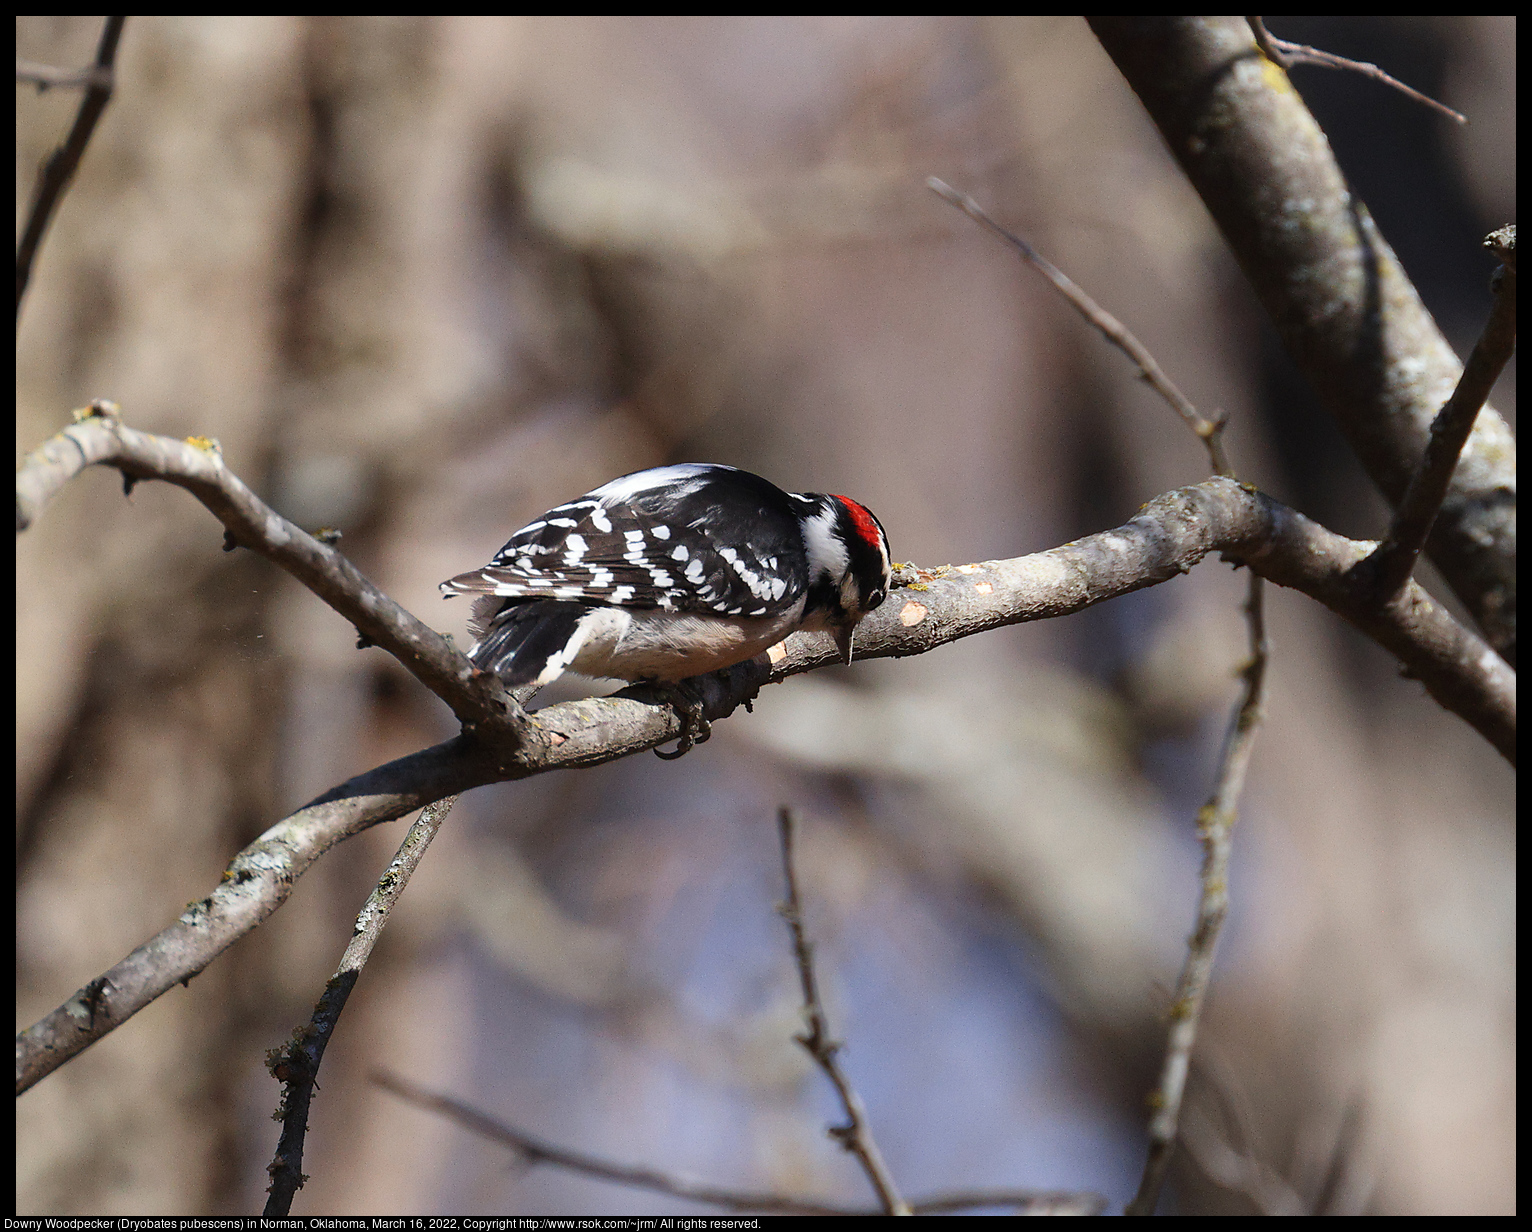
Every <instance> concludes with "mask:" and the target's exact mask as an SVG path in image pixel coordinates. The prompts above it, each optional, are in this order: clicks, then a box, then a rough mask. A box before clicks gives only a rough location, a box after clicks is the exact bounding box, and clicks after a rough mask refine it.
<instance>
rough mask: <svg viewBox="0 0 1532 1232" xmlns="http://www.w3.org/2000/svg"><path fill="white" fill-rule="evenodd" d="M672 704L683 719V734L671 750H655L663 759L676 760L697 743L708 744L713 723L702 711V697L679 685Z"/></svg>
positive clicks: (677, 714) (673, 695) (672, 696)
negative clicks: (694, 695) (693, 694)
mask: <svg viewBox="0 0 1532 1232" xmlns="http://www.w3.org/2000/svg"><path fill="white" fill-rule="evenodd" d="M670 704H671V707H672V708H673V709H674V710H675V712H676V717H677V718H679V719H680V720H681V735H680V739H679V740H678V741H677V742H676V747H675V749H674V750H672V751H671V752H669V753H666V752H665V751H664V750H662V749H658V748H657V749H655V750H654V755H655V756H656V757H658V758H659V759H660V760H661V761H675V760H676V758H678V757H685V756H686V754H688V753H690V752H691V751H692V749H693V748H695V747H696V746H697V745H699V744H706V743H707V742H708V739H709V738H710V737H711V736H712V734H713V725H712V723H710V722H709V721H708V717H707V715H706V714H704V713H703V712H702V699H701V698H700V697H693V696H692V695H691V694H690V693H689V692H688V691H685V690H683V689H682V688H681V687H679V686H677V688H676V689H675V691H674V692H673V693H672V695H671V697H670Z"/></svg>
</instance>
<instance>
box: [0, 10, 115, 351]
mask: <svg viewBox="0 0 1532 1232" xmlns="http://www.w3.org/2000/svg"><path fill="white" fill-rule="evenodd" d="M127 20H128V19H127V18H126V17H108V18H107V19H106V25H105V26H104V27H103V28H102V30H101V41H100V42H99V43H98V44H97V45H96V62H95V65H94V66H93V68H92V69H91V70H88V71H89V72H90V77H89V84H88V85H87V86H86V90H85V97H84V98H82V99H81V100H80V110H79V112H78V113H76V115H75V119H74V126H73V127H72V128H71V129H70V130H69V136H68V137H67V138H66V139H65V141H64V144H63V145H61V146H59V148H58V149H56V150H54V151H53V153H52V154H51V155H50V156H49V158H48V161H47V162H46V163H44V164H43V168H42V171H41V172H40V173H39V174H38V177H37V187H36V188H35V189H34V190H33V192H32V208H31V209H30V210H28V211H27V222H26V226H25V227H23V228H22V232H21V239H20V240H19V241H18V242H17V244H16V326H17V328H18V329H19V328H20V327H21V299H22V296H24V295H25V294H26V293H27V283H28V282H29V281H30V280H31V277H32V263H33V262H34V261H35V260H36V259H37V251H38V249H39V248H41V247H42V242H43V234H44V233H45V232H46V231H47V230H48V223H49V222H50V221H51V220H52V218H53V213H54V210H55V209H56V208H57V207H58V203H59V202H60V201H61V200H62V199H63V196H64V190H65V189H66V188H68V187H69V181H70V180H72V179H73V178H74V173H75V168H77V167H78V166H79V165H80V159H81V158H83V157H84V156H85V146H86V144H87V143H88V142H89V141H90V137H91V134H92V133H93V132H95V131H96V122H97V121H98V120H100V119H101V113H102V112H103V111H105V110H106V105H107V103H109V102H111V100H112V65H113V63H114V62H115V61H116V59H117V43H118V41H119V40H120V39H121V38H122V27H123V23H124V22H126V21H127ZM21 73H22V68H21V66H20V65H19V64H18V65H17V68H16V74H17V77H18V79H19V78H20V76H21ZM39 84H41V83H39Z"/></svg>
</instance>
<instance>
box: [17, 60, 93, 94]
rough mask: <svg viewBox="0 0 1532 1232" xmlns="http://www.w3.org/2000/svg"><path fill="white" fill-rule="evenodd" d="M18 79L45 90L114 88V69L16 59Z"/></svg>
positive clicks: (39, 89) (25, 83)
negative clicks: (61, 65)
mask: <svg viewBox="0 0 1532 1232" xmlns="http://www.w3.org/2000/svg"><path fill="white" fill-rule="evenodd" d="M16 80H17V81H19V82H22V83H23V84H24V85H33V86H36V87H37V92H38V93H39V94H41V93H42V92H43V91H44V90H77V89H79V88H80V87H81V86H97V85H99V86H105V87H106V88H107V89H111V88H112V70H111V69H109V68H98V67H97V66H96V65H94V64H92V65H91V66H90V67H89V68H54V67H53V65H51V64H34V63H33V62H32V61H31V60H17V61H16Z"/></svg>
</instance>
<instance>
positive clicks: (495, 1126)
mask: <svg viewBox="0 0 1532 1232" xmlns="http://www.w3.org/2000/svg"><path fill="white" fill-rule="evenodd" d="M372 1080H373V1082H375V1083H376V1084H377V1085H378V1086H380V1087H382V1088H383V1089H384V1090H386V1091H390V1092H392V1093H393V1094H394V1095H397V1096H398V1097H399V1098H400V1099H403V1100H406V1101H408V1102H409V1103H412V1104H415V1105H416V1106H417V1107H420V1108H427V1109H430V1110H431V1111H432V1112H438V1113H440V1114H441V1115H442V1116H444V1117H447V1118H449V1119H450V1120H452V1121H455V1122H456V1123H457V1124H459V1125H461V1126H462V1127H463V1128H464V1129H466V1130H468V1131H469V1133H473V1134H477V1135H478V1136H479V1137H481V1138H486V1139H488V1140H489V1141H491V1142H498V1143H500V1144H501V1145H502V1146H505V1147H508V1148H509V1149H510V1150H511V1151H513V1152H514V1153H515V1154H517V1155H518V1156H520V1157H521V1158H522V1159H524V1160H525V1161H526V1162H527V1163H529V1164H553V1165H554V1166H556V1167H560V1168H568V1169H569V1170H570V1171H571V1172H579V1173H582V1174H583V1175H585V1176H594V1177H599V1178H601V1179H602V1180H605V1181H611V1182H612V1183H613V1184H616V1185H628V1186H631V1187H632V1188H634V1189H647V1190H650V1191H651V1192H653V1193H663V1194H670V1195H671V1196H672V1197H676V1198H684V1199H686V1200H687V1201H689V1202H705V1203H707V1204H708V1205H709V1206H720V1207H723V1208H724V1209H725V1210H731V1211H761V1212H764V1213H767V1214H778V1215H880V1214H883V1212H882V1211H881V1210H874V1209H872V1208H870V1207H854V1206H836V1205H833V1204H831V1203H826V1202H812V1201H809V1200H807V1199H804V1198H794V1197H792V1196H790V1195H788V1194H774V1193H752V1192H750V1191H748V1190H740V1189H724V1188H722V1187H720V1186H716V1185H708V1184H704V1183H703V1182H700V1181H693V1180H690V1179H688V1178H686V1177H679V1176H675V1175H674V1174H672V1173H668V1172H661V1171H659V1170H658V1169H655V1168H638V1167H633V1166H631V1165H628V1164H617V1163H612V1162H611V1161H610V1160H606V1159H598V1158H597V1157H596V1156H594V1155H584V1154H581V1153H580V1152H578V1151H570V1150H566V1149H565V1148H563V1147H559V1146H554V1145H553V1144H552V1143H549V1142H544V1141H543V1140H542V1139H540V1138H535V1137H533V1136H532V1135H531V1134H528V1133H525V1132H524V1131H522V1130H519V1129H516V1128H515V1127H514V1126H510V1125H506V1124H505V1123H504V1122H502V1121H497V1120H495V1119H494V1118H492V1117H488V1116H485V1115H484V1113H482V1112H480V1111H478V1110H477V1109H475V1108H471V1107H469V1106H468V1105H467V1104H464V1103H462V1102H461V1101H459V1100H455V1099H451V1098H449V1097H448V1096H445V1095H437V1094H435V1093H434V1092H431V1091H427V1090H425V1089H424V1088H423V1087H418V1086H416V1085H415V1084H414V1083H411V1082H406V1081H405V1080H404V1079H403V1078H399V1077H396V1076H395V1075H393V1074H388V1073H384V1072H382V1071H378V1072H376V1073H374V1074H373V1076H372ZM911 1206H912V1207H913V1209H914V1210H915V1211H916V1212H917V1213H919V1214H922V1215H929V1214H937V1213H939V1212H947V1211H959V1210H973V1209H977V1208H984V1207H1006V1208H1010V1209H1012V1210H1014V1211H1015V1212H1016V1213H1017V1214H1026V1215H1046V1214H1051V1215H1096V1214H1100V1212H1101V1210H1102V1209H1103V1208H1104V1207H1105V1199H1103V1198H1101V1197H1099V1196H1098V1195H1096V1194H1089V1193H1069V1192H1066V1191H1053V1190H1036V1189H997V1190H986V1191H975V1192H972V1193H953V1194H938V1195H936V1196H933V1197H931V1198H926V1199H924V1200H922V1201H920V1202H916V1203H912V1204H911Z"/></svg>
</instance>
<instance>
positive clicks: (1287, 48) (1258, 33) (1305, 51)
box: [1245, 17, 1468, 124]
mask: <svg viewBox="0 0 1532 1232" xmlns="http://www.w3.org/2000/svg"><path fill="white" fill-rule="evenodd" d="M1245 20H1246V21H1247V22H1249V23H1250V33H1252V34H1253V35H1255V41H1256V43H1257V44H1258V45H1259V46H1260V49H1261V50H1262V51H1263V52H1265V53H1266V58H1267V59H1268V60H1270V61H1271V62H1272V63H1273V64H1280V65H1281V66H1282V67H1283V68H1284V69H1290V68H1292V67H1293V66H1294V65H1295V64H1317V65H1318V66H1319V67H1320V68H1338V69H1344V70H1346V71H1348V72H1352V73H1360V74H1361V75H1362V76H1363V77H1371V78H1372V79H1373V80H1374V81H1381V82H1382V83H1383V84H1384V85H1387V86H1393V87H1394V89H1396V90H1398V91H1399V92H1400V93H1401V94H1406V95H1408V96H1409V97H1410V98H1413V99H1414V100H1415V101H1416V102H1417V103H1424V104H1425V105H1426V106H1427V107H1430V108H1431V109H1432V110H1433V111H1439V112H1441V114H1442V115H1444V116H1446V117H1447V118H1448V119H1449V120H1456V121H1457V122H1458V123H1459V124H1467V123H1468V117H1467V116H1466V115H1464V114H1463V113H1462V112H1461V111H1454V110H1453V109H1452V108H1451V107H1448V106H1447V105H1446V104H1444V103H1439V102H1437V101H1436V100H1435V99H1434V98H1432V97H1431V96H1430V95H1429V94H1422V93H1421V92H1420V91H1419V90H1417V89H1415V88H1414V87H1412V86H1407V85H1405V84H1404V82H1402V81H1400V80H1399V79H1398V78H1396V77H1390V76H1389V75H1388V74H1387V73H1385V72H1384V71H1383V70H1382V69H1381V68H1379V67H1378V66H1377V65H1376V64H1368V63H1367V62H1366V61H1365V60H1348V59H1346V57H1345V56H1337V55H1335V54H1334V53H1333V52H1329V51H1320V50H1319V48H1317V47H1309V46H1307V45H1306V44H1303V43H1289V42H1288V41H1287V40H1286V39H1279V38H1277V37H1276V36H1275V35H1273V34H1272V33H1271V32H1270V31H1268V30H1267V29H1266V24H1265V22H1264V21H1263V20H1262V19H1261V18H1259V17H1246V18H1245Z"/></svg>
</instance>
